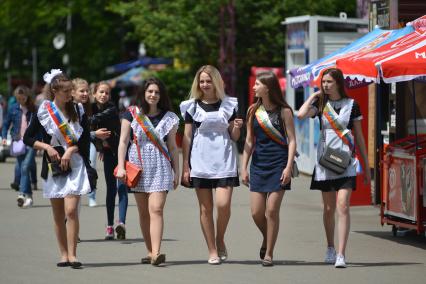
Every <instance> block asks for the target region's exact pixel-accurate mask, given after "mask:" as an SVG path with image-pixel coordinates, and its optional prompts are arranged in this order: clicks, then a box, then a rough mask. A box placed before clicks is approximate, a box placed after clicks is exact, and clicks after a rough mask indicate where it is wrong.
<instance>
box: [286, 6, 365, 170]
mask: <svg viewBox="0 0 426 284" xmlns="http://www.w3.org/2000/svg"><path fill="white" fill-rule="evenodd" d="M281 24H282V25H283V26H284V27H285V30H286V33H285V34H286V45H285V54H286V56H285V58H286V64H285V68H286V70H292V69H295V68H298V67H302V66H306V65H309V64H310V63H312V62H315V61H317V60H318V59H319V58H323V57H325V56H327V55H329V54H333V53H334V52H335V51H337V50H339V49H341V48H342V47H344V46H346V45H348V44H350V43H351V42H353V41H354V40H356V39H357V38H359V37H361V36H362V35H363V33H365V32H366V31H367V29H368V20H363V19H354V18H347V17H346V14H345V13H341V16H340V17H325V16H309V15H306V16H298V17H289V18H286V19H285V21H283V22H282V23H281ZM299 75H300V76H292V75H291V74H287V75H286V82H287V84H286V99H287V102H288V103H289V105H290V106H291V107H292V108H293V109H294V110H295V112H296V113H297V111H298V109H299V108H300V107H301V106H302V104H303V102H304V101H305V100H306V99H307V98H308V97H309V95H310V94H311V93H312V92H313V89H312V87H311V86H310V85H309V84H305V83H306V82H309V81H310V80H311V78H310V76H309V75H308V77H306V76H305V77H304V74H299ZM294 123H295V131H296V139H297V151H298V152H299V154H300V156H299V157H298V166H299V169H300V171H301V172H304V173H307V174H312V172H313V169H314V166H315V157H316V151H317V150H316V149H317V141H318V137H319V122H318V120H312V119H307V120H298V119H297V118H296V117H295V119H294Z"/></svg>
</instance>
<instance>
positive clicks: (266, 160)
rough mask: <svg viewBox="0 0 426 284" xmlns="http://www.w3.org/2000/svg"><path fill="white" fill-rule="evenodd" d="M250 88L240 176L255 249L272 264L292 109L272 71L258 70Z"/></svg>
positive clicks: (286, 184) (289, 158) (291, 142)
mask: <svg viewBox="0 0 426 284" xmlns="http://www.w3.org/2000/svg"><path fill="white" fill-rule="evenodd" d="M253 90H254V93H255V96H256V99H257V101H256V102H255V103H254V104H253V105H251V106H250V107H249V109H248V113H247V136H246V142H245V144H244V153H243V159H242V169H241V177H242V182H243V183H244V184H245V185H247V186H249V187H250V204H251V214H252V217H253V220H254V222H255V224H256V226H257V227H258V229H259V230H260V232H261V233H262V236H263V241H262V245H261V247H260V252H259V256H260V258H261V259H262V265H263V266H272V265H273V252H274V247H275V243H276V241H277V237H278V230H279V225H280V208H281V203H282V199H283V197H284V192H285V191H286V190H290V185H291V172H292V167H293V160H294V156H295V153H296V138H295V134H294V121H293V111H292V109H291V108H290V106H289V105H288V103H287V102H286V101H285V99H284V97H283V94H282V92H281V89H280V85H279V82H278V79H277V77H276V76H275V74H274V73H273V72H270V71H266V72H260V73H258V74H257V75H256V81H255V83H254V87H253ZM250 156H252V160H251V165H250V178H249V175H248V173H247V165H248V162H249V159H250Z"/></svg>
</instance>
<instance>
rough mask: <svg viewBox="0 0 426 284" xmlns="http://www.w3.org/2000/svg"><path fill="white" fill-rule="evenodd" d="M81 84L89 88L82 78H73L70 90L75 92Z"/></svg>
mask: <svg viewBox="0 0 426 284" xmlns="http://www.w3.org/2000/svg"><path fill="white" fill-rule="evenodd" d="M83 84H85V85H87V88H89V83H87V81H86V80H84V79H82V78H74V79H73V80H72V88H73V89H74V90H76V89H77V87H78V86H79V85H83Z"/></svg>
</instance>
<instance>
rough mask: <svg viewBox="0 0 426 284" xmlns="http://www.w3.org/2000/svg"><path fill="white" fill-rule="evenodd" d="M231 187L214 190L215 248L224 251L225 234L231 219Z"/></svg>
mask: <svg viewBox="0 0 426 284" xmlns="http://www.w3.org/2000/svg"><path fill="white" fill-rule="evenodd" d="M231 198H232V187H218V188H217V189H216V210H217V220H216V248H217V249H218V250H224V249H225V232H226V227H227V226H228V223H229V219H230V217H231Z"/></svg>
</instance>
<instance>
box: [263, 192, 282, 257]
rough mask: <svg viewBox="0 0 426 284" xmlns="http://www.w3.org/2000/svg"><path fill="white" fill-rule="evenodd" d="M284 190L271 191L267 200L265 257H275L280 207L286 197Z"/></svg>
mask: <svg viewBox="0 0 426 284" xmlns="http://www.w3.org/2000/svg"><path fill="white" fill-rule="evenodd" d="M284 192H285V191H284V190H280V191H276V192H271V193H269V196H268V199H267V200H266V214H265V215H266V223H267V234H266V255H265V259H271V260H272V259H273V257H274V248H275V243H276V242H277V237H278V231H279V228H280V208H281V202H282V200H283V197H284Z"/></svg>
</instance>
